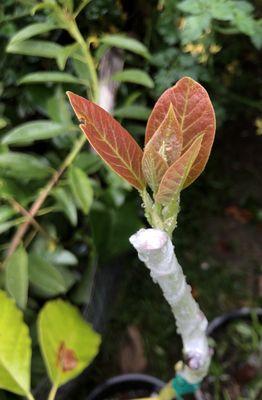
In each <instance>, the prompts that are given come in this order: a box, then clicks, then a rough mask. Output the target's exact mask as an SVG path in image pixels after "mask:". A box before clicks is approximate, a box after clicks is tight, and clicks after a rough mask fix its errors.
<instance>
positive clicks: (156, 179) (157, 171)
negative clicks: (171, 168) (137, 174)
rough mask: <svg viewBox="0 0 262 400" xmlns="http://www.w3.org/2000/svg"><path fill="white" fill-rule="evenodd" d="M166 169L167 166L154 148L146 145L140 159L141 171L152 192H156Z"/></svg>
mask: <svg viewBox="0 0 262 400" xmlns="http://www.w3.org/2000/svg"><path fill="white" fill-rule="evenodd" d="M167 169H168V164H167V162H166V161H165V160H164V158H163V157H162V156H161V155H160V154H159V153H158V152H157V151H156V149H155V148H154V146H150V144H149V143H148V144H147V146H146V147H145V150H144V155H143V158H142V170H143V173H144V177H145V179H146V182H147V183H148V185H149V186H150V187H151V189H152V190H153V192H156V191H157V189H158V186H159V184H160V182H161V179H162V177H163V175H164V173H165V172H166V170H167Z"/></svg>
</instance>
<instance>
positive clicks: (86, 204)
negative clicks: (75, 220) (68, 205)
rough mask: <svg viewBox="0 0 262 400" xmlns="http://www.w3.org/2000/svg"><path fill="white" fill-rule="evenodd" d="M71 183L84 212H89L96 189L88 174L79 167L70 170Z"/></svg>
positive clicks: (69, 178)
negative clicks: (94, 189)
mask: <svg viewBox="0 0 262 400" xmlns="http://www.w3.org/2000/svg"><path fill="white" fill-rule="evenodd" d="M68 180H69V185H70V188H71V190H72V193H73V194H74V197H75V199H76V202H77V203H78V204H79V206H80V208H81V210H82V211H83V213H84V214H88V213H89V210H90V207H91V205H92V202H93V197H94V191H93V188H92V186H91V183H90V181H89V179H88V177H87V176H86V174H85V173H84V172H83V171H82V170H81V169H80V168H77V167H71V168H70V169H69V172H68Z"/></svg>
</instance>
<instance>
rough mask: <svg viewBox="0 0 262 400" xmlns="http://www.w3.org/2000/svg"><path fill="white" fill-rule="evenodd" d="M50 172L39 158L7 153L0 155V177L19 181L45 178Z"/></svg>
mask: <svg viewBox="0 0 262 400" xmlns="http://www.w3.org/2000/svg"><path fill="white" fill-rule="evenodd" d="M50 172H51V169H50V168H49V167H48V165H47V164H46V163H45V162H44V161H42V160H41V158H39V157H38V158H37V157H34V156H32V155H29V154H23V153H17V152H9V153H6V154H0V175H1V174H2V175H4V176H12V177H14V178H21V179H41V178H46V177H47V176H48V175H49V174H50Z"/></svg>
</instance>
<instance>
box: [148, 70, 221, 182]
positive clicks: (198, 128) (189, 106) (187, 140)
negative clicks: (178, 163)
mask: <svg viewBox="0 0 262 400" xmlns="http://www.w3.org/2000/svg"><path fill="white" fill-rule="evenodd" d="M170 103H172V105H173V108H174V111H175V115H176V117H177V121H178V124H179V126H180V127H181V131H182V136H183V149H182V154H183V153H185V151H186V150H187V149H188V148H189V147H190V145H191V144H192V143H193V141H194V140H195V138H196V137H198V136H200V135H202V134H203V135H204V136H203V141H202V145H201V149H200V151H199V154H198V156H197V158H196V160H195V162H194V164H193V165H192V169H191V171H190V174H189V175H188V177H187V179H186V181H185V182H184V187H186V186H188V185H189V184H190V183H192V182H193V181H194V180H195V179H196V178H197V177H198V176H199V175H200V174H201V172H202V171H203V169H204V167H205V165H206V163H207V160H208V157H209V154H210V151H211V147H212V144H213V141H214V135H215V114H214V109H213V106H212V103H211V101H210V99H209V96H208V93H207V92H206V90H205V89H204V88H203V87H202V86H201V85H200V84H199V83H197V82H196V81H194V80H193V79H191V78H188V77H184V78H182V79H180V80H179V81H178V82H177V83H176V85H175V86H173V87H172V88H170V89H167V90H166V91H165V92H164V93H163V94H162V96H160V98H159V99H158V101H157V102H156V104H155V107H154V109H153V111H152V113H151V115H150V117H149V120H148V123H147V127H146V143H148V142H149V141H150V139H151V138H152V137H153V135H154V134H155V132H157V130H158V129H159V127H160V126H161V124H162V122H163V120H164V119H165V117H166V114H167V112H168V109H169V107H170Z"/></svg>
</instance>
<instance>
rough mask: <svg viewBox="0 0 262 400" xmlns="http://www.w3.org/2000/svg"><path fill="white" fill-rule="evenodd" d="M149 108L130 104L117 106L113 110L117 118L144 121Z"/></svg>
mask: <svg viewBox="0 0 262 400" xmlns="http://www.w3.org/2000/svg"><path fill="white" fill-rule="evenodd" d="M150 112H151V110H150V109H149V108H147V107H145V106H142V105H131V106H124V107H119V108H117V109H115V110H114V116H115V117H117V118H130V119H137V120H141V121H146V120H147V119H148V117H149V114H150Z"/></svg>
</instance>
